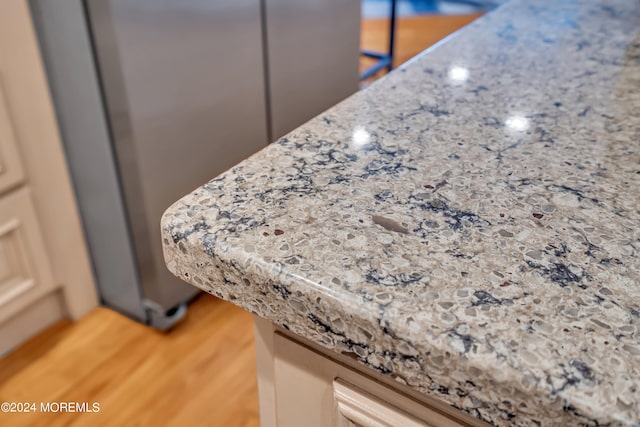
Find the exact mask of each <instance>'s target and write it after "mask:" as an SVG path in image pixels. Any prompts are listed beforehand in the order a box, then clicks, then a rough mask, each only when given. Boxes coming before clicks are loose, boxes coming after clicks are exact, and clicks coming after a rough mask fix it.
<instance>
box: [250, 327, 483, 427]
mask: <svg viewBox="0 0 640 427" xmlns="http://www.w3.org/2000/svg"><path fill="white" fill-rule="evenodd" d="M254 319H255V326H256V329H255V338H256V352H257V366H258V388H259V393H260V419H261V426H262V427H276V426H277V427H297V426H302V425H303V426H305V427H356V426H357V427H460V426H486V425H487V424H485V423H483V422H481V421H479V420H476V419H475V418H472V417H471V416H469V415H468V414H465V413H463V412H460V411H457V410H456V409H454V408H452V407H450V406H448V405H447V404H445V403H444V402H442V401H439V400H436V399H433V398H430V397H427V396H423V395H420V396H418V395H417V393H413V394H412V395H410V394H408V393H406V391H407V390H406V389H405V390H402V389H401V388H402V387H401V386H400V385H397V386H396V385H394V384H393V382H392V381H387V384H384V383H383V381H382V379H381V378H378V377H376V376H375V375H374V372H373V371H371V370H368V369H366V368H365V367H363V366H359V365H356V364H353V366H347V365H346V364H345V363H343V362H342V361H338V360H336V359H334V358H333V357H332V355H331V354H330V353H329V352H328V351H327V352H320V351H318V349H312V348H311V347H309V346H307V345H306V344H303V343H301V342H300V341H299V339H298V338H297V337H292V336H285V335H284V333H285V332H284V331H276V330H275V328H274V327H273V326H272V325H271V324H270V323H269V322H267V321H265V320H262V319H259V318H257V317H256V318H254Z"/></svg>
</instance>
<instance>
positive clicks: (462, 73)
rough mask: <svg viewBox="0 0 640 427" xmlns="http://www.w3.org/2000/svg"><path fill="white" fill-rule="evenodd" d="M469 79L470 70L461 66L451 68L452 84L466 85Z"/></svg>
mask: <svg viewBox="0 0 640 427" xmlns="http://www.w3.org/2000/svg"><path fill="white" fill-rule="evenodd" d="M467 79H469V70H468V69H467V68H465V67H461V66H459V65H454V66H453V67H451V68H449V80H451V82H452V83H464V82H466V81H467Z"/></svg>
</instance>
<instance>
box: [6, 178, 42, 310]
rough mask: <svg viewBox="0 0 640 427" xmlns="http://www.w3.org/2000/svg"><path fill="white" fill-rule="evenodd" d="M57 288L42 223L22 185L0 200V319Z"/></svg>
mask: <svg viewBox="0 0 640 427" xmlns="http://www.w3.org/2000/svg"><path fill="white" fill-rule="evenodd" d="M53 287H54V280H53V276H52V274H51V267H50V262H49V258H48V257H47V253H46V251H45V248H44V241H43V239H42V235H41V233H40V226H39V224H38V221H37V219H36V214H35V211H34V209H33V204H32V203H31V199H30V196H29V191H28V189H26V188H22V189H20V190H17V191H14V192H12V193H11V194H10V195H8V196H6V197H3V198H2V199H0V322H2V321H4V320H6V319H8V318H9V317H11V316H12V315H14V314H16V313H17V312H19V311H20V310H22V309H23V308H25V307H26V306H27V305H29V304H31V303H32V302H34V301H35V300H37V299H38V298H39V297H41V296H43V295H44V294H45V293H47V292H48V291H50V290H51V289H52V288H53Z"/></svg>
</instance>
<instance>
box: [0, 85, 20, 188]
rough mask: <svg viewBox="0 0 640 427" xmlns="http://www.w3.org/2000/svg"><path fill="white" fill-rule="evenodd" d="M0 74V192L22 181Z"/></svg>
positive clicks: (16, 147) (14, 138) (13, 131)
mask: <svg viewBox="0 0 640 427" xmlns="http://www.w3.org/2000/svg"><path fill="white" fill-rule="evenodd" d="M9 112H10V110H9V106H8V104H7V99H6V97H5V96H4V90H3V81H2V75H1V74H0V194H2V193H5V192H6V191H7V190H9V189H11V188H12V187H14V186H16V185H18V184H19V183H21V182H22V181H24V171H23V169H22V165H21V163H20V157H19V155H18V143H17V141H16V134H15V129H14V127H13V124H12V122H11V114H10V113H9Z"/></svg>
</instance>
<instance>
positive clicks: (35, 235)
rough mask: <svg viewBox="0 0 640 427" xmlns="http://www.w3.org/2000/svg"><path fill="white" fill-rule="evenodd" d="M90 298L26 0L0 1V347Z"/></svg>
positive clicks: (83, 308)
mask: <svg viewBox="0 0 640 427" xmlns="http://www.w3.org/2000/svg"><path fill="white" fill-rule="evenodd" d="M96 305H97V298H96V293H95V288H94V284H93V277H92V274H91V267H90V265H89V261H88V257H87V252H86V249H85V246H84V239H83V237H82V231H81V227H80V221H79V219H78V215H77V212H76V207H75V201H74V198H73V193H72V190H71V185H70V182H69V176H68V174H67V170H66V164H65V161H64V156H63V153H62V146H61V144H60V140H59V137H58V130H57V127H56V121H55V116H54V113H53V108H52V106H51V102H50V99H49V93H48V90H47V83H46V78H45V75H44V70H43V67H42V61H41V58H40V53H39V50H38V45H37V43H36V38H35V34H34V31H33V25H32V22H31V16H30V12H29V6H28V2H27V0H10V1H1V2H0V354H3V353H4V352H6V351H8V350H10V349H11V348H13V347H15V346H16V345H18V344H19V343H21V342H22V341H24V340H25V339H27V338H28V337H30V336H31V335H33V334H35V333H36V332H38V331H39V330H41V329H42V328H44V327H46V326H48V325H50V324H51V323H53V322H55V321H56V320H58V319H61V318H62V317H70V318H77V317H79V316H81V315H83V314H84V313H86V312H87V311H88V310H89V309H91V308H93V307H95V306H96Z"/></svg>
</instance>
